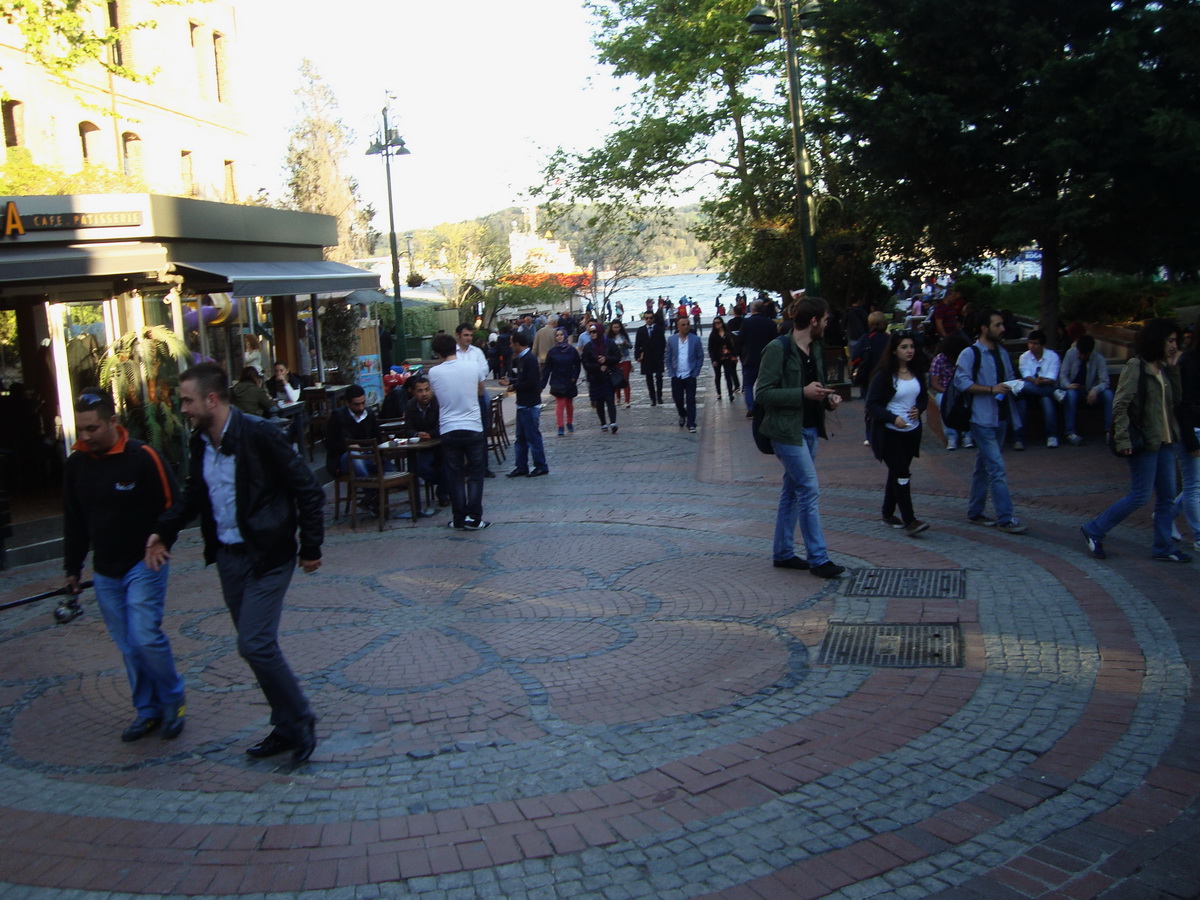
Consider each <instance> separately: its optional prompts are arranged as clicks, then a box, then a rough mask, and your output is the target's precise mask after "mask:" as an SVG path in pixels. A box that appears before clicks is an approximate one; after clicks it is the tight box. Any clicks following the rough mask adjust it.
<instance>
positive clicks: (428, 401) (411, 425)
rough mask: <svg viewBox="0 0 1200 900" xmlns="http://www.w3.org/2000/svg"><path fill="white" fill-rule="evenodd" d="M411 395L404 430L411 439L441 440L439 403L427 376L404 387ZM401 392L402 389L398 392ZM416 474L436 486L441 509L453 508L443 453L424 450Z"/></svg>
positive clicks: (419, 454) (418, 460) (416, 464)
mask: <svg viewBox="0 0 1200 900" xmlns="http://www.w3.org/2000/svg"><path fill="white" fill-rule="evenodd" d="M404 387H405V388H406V389H407V392H408V393H409V394H410V395H411V399H410V400H409V401H408V405H407V406H406V407H405V408H404V430H405V433H406V434H407V435H408V436H409V437H415V438H420V439H421V440H423V441H428V440H431V439H433V438H437V437H438V436H440V434H441V431H440V426H439V425H438V402H437V397H435V396H433V387H432V385H430V383H429V379H428V378H426V377H425V376H424V375H413V376H412V377H411V378H409V379H408V381H406V382H405V383H404ZM397 390H400V388H397ZM413 471H414V472H415V474H416V476H417V478H419V479H420V480H421V481H422V482H427V483H429V484H432V485H433V486H434V491H435V493H436V495H437V505H438V506H449V505H450V494H449V493H448V492H447V491H446V486H445V485H444V484H443V483H442V452H441V450H440V449H439V448H434V449H433V450H422V451H420V452H418V453H417V454H416V459H415V460H414V461H413Z"/></svg>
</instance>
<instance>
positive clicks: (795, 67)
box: [746, 0, 821, 296]
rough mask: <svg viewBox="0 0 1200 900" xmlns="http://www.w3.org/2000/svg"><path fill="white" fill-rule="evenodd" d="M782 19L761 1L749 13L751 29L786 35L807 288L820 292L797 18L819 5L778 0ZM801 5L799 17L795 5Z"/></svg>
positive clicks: (752, 31)
mask: <svg viewBox="0 0 1200 900" xmlns="http://www.w3.org/2000/svg"><path fill="white" fill-rule="evenodd" d="M779 5H780V6H782V7H783V21H782V22H778V20H777V17H776V15H775V12H774V10H773V9H772V8H771V7H770V6H765V5H763V4H761V3H760V4H759V5H757V6H755V7H754V8H753V9H752V10H750V12H748V13H747V14H746V21H747V22H749V23H750V33H751V34H759V35H764V36H767V37H779V36H780V35H782V36H783V42H784V49H785V52H786V54H787V79H788V99H789V100H790V101H791V102H790V104H789V106H790V108H789V112H790V113H791V120H792V154H793V157H794V160H795V174H796V219H797V221H799V223H800V245H801V251H802V252H803V254H804V289H805V292H806V293H808V294H809V295H810V296H819V295H820V293H821V271H820V268H819V267H818V265H817V240H816V230H817V229H816V220H817V216H816V204H815V203H814V202H813V185H812V167H811V165H810V164H809V160H808V150H807V149H806V147H805V142H804V105H803V103H802V102H801V97H800V61H799V59H798V58H797V56H796V21H797V18H803V17H804V16H805V15H806V14H807V13H810V12H812V11H813V10H814V9H815V8H816V5H817V4H816V2H814V0H809V2H802V0H779ZM796 6H799V17H797V16H796V15H795V13H794V12H793V7H796Z"/></svg>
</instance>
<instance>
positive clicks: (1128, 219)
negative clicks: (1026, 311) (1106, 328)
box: [815, 0, 1200, 330]
mask: <svg viewBox="0 0 1200 900" xmlns="http://www.w3.org/2000/svg"><path fill="white" fill-rule="evenodd" d="M815 35H816V39H817V42H818V44H819V45H820V47H821V52H822V62H823V63H824V65H825V67H826V71H827V73H828V96H829V110H830V115H829V116H828V118H826V119H825V120H824V121H823V122H821V123H819V125H818V128H819V129H820V130H821V132H822V138H823V140H825V141H826V142H828V143H829V144H830V145H831V146H833V147H834V148H835V153H836V155H837V156H838V157H840V158H841V160H842V161H843V164H844V165H846V166H849V167H850V168H852V169H854V170H857V171H859V172H862V173H866V177H867V178H869V180H870V193H869V197H870V205H871V206H872V207H873V208H874V210H875V214H876V215H877V217H878V220H879V221H880V222H886V221H887V220H888V217H889V216H893V217H894V216H895V215H896V214H897V213H899V214H900V215H902V216H903V217H905V218H906V219H907V220H908V221H909V222H910V223H913V224H910V225H908V226H906V227H896V228H891V229H888V228H883V229H881V237H882V239H883V241H884V243H885V244H887V245H889V247H888V249H890V250H891V251H892V252H893V253H895V254H897V255H916V254H919V253H920V252H922V249H923V248H931V249H932V251H933V253H934V254H935V255H936V256H938V257H940V258H942V259H944V260H951V261H964V260H968V259H971V258H974V257H978V256H981V255H984V254H989V253H1000V254H1003V253H1006V252H1010V251H1015V250H1017V249H1019V248H1021V247H1027V246H1029V245H1030V244H1031V243H1033V242H1037V244H1038V245H1039V246H1040V247H1041V250H1042V253H1043V271H1042V279H1041V284H1042V289H1043V293H1042V310H1041V312H1042V326H1043V327H1044V328H1046V329H1048V330H1049V329H1053V328H1054V327H1055V325H1056V323H1057V320H1058V288H1057V285H1058V278H1059V276H1060V275H1061V274H1062V273H1065V272H1068V271H1072V270H1074V269H1077V268H1081V267H1091V266H1102V267H1105V268H1109V269H1117V270H1125V271H1138V270H1141V271H1146V270H1149V269H1153V268H1155V267H1157V266H1160V265H1168V266H1172V267H1176V268H1187V267H1194V266H1195V265H1196V261H1197V250H1196V248H1197V238H1200V226H1198V224H1197V217H1196V216H1195V209H1196V207H1197V203H1200V157H1198V155H1197V154H1196V152H1195V148H1196V147H1197V146H1198V145H1200V140H1198V139H1200V69H1198V66H1200V55H1198V54H1196V52H1195V48H1196V47H1197V46H1198V45H1200V43H1198V37H1200V7H1198V6H1197V4H1195V3H1194V2H1191V0H1114V2H1079V0H1036V2H1035V0H1003V2H996V0H988V2H986V3H985V2H982V0H908V2H905V3H896V2H893V0H837V2H835V3H828V4H826V5H825V6H824V7H822V13H821V17H820V19H819V20H818V23H817V25H816V32H815ZM1188 48H1190V49H1188ZM883 209H887V210H891V211H892V212H891V213H888V212H883V211H881V210H883ZM893 222H895V219H894V218H893ZM914 225H915V227H914Z"/></svg>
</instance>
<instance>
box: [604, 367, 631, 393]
mask: <svg viewBox="0 0 1200 900" xmlns="http://www.w3.org/2000/svg"><path fill="white" fill-rule="evenodd" d="M608 379H609V381H611V382H612V386H613V390H614V391H620V390H624V388H625V385H626V384H627V383H628V382H626V380H625V373H624V372H622V371H621V370H620V369H609V370H608Z"/></svg>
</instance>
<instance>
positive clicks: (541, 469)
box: [529, 466, 550, 478]
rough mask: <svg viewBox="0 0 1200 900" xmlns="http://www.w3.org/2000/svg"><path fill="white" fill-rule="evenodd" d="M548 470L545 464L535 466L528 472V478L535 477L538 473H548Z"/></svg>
mask: <svg viewBox="0 0 1200 900" xmlns="http://www.w3.org/2000/svg"><path fill="white" fill-rule="evenodd" d="M549 474H550V470H549V469H547V468H546V467H545V466H535V467H534V469H533V471H532V472H530V473H529V477H530V478H537V477H538V476H540V475H549Z"/></svg>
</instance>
